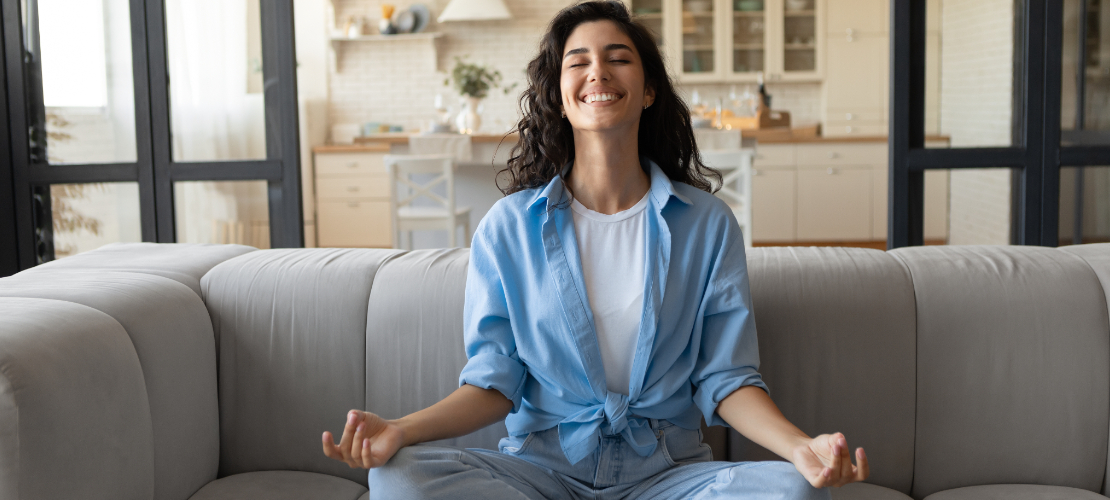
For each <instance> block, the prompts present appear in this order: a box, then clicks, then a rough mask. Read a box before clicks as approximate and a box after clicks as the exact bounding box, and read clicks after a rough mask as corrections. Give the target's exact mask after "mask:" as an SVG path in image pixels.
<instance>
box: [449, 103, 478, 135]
mask: <svg viewBox="0 0 1110 500" xmlns="http://www.w3.org/2000/svg"><path fill="white" fill-rule="evenodd" d="M464 102H465V103H466V104H465V105H464V106H463V109H462V111H460V112H459V116H458V117H457V118H455V126H456V127H458V128H459V133H462V134H474V133H477V132H478V130H479V129H481V128H482V115H480V114H478V108H479V106H481V105H482V98H481V97H466V98H465V99H464Z"/></svg>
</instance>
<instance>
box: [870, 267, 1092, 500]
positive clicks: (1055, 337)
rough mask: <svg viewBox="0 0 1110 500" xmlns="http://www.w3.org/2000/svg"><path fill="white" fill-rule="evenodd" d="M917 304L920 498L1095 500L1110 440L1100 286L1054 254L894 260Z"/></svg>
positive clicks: (1087, 271) (1088, 269) (1087, 270)
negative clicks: (1078, 494) (906, 274)
mask: <svg viewBox="0 0 1110 500" xmlns="http://www.w3.org/2000/svg"><path fill="white" fill-rule="evenodd" d="M891 253H892V254H894V255H896V256H898V257H899V258H901V259H902V260H903V261H904V262H905V263H906V265H907V266H908V267H909V269H910V272H911V274H912V276H913V284H914V292H915V294H916V300H917V368H918V370H917V374H918V375H917V439H916V453H915V460H914V464H915V465H914V483H913V492H912V493H911V494H912V495H913V496H914V497H917V498H921V497H925V496H928V495H931V494H933V493H936V492H939V491H944V490H949V489H952V488H960V487H964V486H976V485H982V484H1010V483H1037V484H1054V485H1059V486H1069V487H1073V488H1079V489H1083V490H1091V491H1097V490H1098V489H1099V488H1100V487H1101V485H1102V480H1103V474H1105V471H1106V456H1107V431H1108V429H1110V427H1108V426H1110V335H1108V332H1110V322H1108V319H1107V311H1106V299H1105V298H1104V297H1103V292H1102V286H1101V285H1100V283H1099V281H1098V279H1097V278H1096V277H1095V274H1094V272H1092V271H1091V267H1090V266H1088V265H1087V263H1086V262H1084V261H1083V260H1082V259H1080V258H1078V257H1076V256H1074V255H1071V254H1069V253H1066V252H1061V251H1058V250H1056V249H1050V248H1040V247H1007V246H947V247H915V248H904V249H898V250H894V251H892V252H891Z"/></svg>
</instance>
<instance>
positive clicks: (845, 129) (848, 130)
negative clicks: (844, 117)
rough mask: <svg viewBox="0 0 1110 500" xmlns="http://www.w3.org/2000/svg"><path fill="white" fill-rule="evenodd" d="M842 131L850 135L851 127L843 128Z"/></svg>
mask: <svg viewBox="0 0 1110 500" xmlns="http://www.w3.org/2000/svg"><path fill="white" fill-rule="evenodd" d="M844 131H845V132H847V133H849V134H851V133H852V126H851V125H848V126H847V127H844Z"/></svg>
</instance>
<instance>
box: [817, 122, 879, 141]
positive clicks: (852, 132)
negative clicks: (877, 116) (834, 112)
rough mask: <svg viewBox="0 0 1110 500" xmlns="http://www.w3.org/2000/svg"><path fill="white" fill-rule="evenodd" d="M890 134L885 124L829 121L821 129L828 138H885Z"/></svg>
mask: <svg viewBox="0 0 1110 500" xmlns="http://www.w3.org/2000/svg"><path fill="white" fill-rule="evenodd" d="M889 132H890V129H889V127H887V124H886V123H883V122H857V121H841V120H835V121H834V120H829V121H827V122H825V126H824V127H822V128H821V133H822V134H823V135H824V136H826V137H878V136H883V137H885V136H886V135H887V134H888V133H889Z"/></svg>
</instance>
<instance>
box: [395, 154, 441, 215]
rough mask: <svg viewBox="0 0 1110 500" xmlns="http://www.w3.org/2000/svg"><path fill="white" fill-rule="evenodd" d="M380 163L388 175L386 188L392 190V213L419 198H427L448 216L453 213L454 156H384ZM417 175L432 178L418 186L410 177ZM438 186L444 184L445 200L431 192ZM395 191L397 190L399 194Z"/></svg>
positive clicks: (419, 183) (418, 183) (416, 180)
mask: <svg viewBox="0 0 1110 500" xmlns="http://www.w3.org/2000/svg"><path fill="white" fill-rule="evenodd" d="M384 162H385V168H386V170H387V171H388V172H389V177H390V186H391V187H392V188H393V190H392V192H393V208H394V210H396V209H397V208H400V207H405V206H410V205H412V204H413V202H414V201H416V200H418V199H420V198H427V199H429V200H432V201H434V202H435V203H436V204H438V205H440V206H441V207H443V208H446V209H447V211H448V213H454V211H455V157H454V155H449V154H436V155H386V156H385V158H384ZM421 174H424V175H428V174H431V175H435V177H433V178H432V179H431V180H428V181H426V182H420V181H419V180H418V179H414V178H413V177H412V176H413V175H421ZM436 174H438V175H436ZM440 184H446V192H445V195H446V196H440V195H439V194H437V193H435V192H434V191H433V190H432V189H433V188H435V187H436V186H438V185H440ZM398 187H400V188H401V189H400V190H399V189H398Z"/></svg>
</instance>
